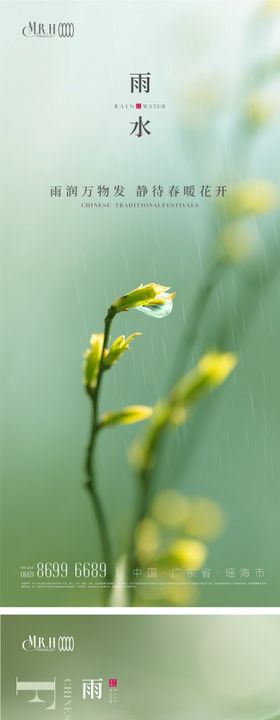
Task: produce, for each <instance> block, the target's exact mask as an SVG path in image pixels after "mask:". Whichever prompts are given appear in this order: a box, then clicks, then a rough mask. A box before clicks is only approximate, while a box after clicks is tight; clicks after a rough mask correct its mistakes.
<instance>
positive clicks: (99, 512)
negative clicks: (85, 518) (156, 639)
mask: <svg viewBox="0 0 280 720" xmlns="http://www.w3.org/2000/svg"><path fill="white" fill-rule="evenodd" d="M114 315H115V311H114V309H112V308H109V310H108V314H107V316H106V318H105V330H104V340H103V347H102V353H101V359H100V365H99V371H98V376H97V380H96V386H95V388H93V389H88V390H87V392H88V395H89V397H90V400H91V404H92V416H91V428H90V437H89V443H88V447H87V450H86V461H85V471H86V476H87V482H86V488H87V490H88V491H89V494H90V497H91V500H92V504H93V508H94V512H95V515H96V519H97V523H98V529H99V534H100V539H101V544H102V549H103V553H104V562H105V563H106V579H107V581H108V583H110V584H112V583H113V558H112V551H111V543H110V536H109V531H108V527H107V522H106V518H105V513H104V510H103V507H102V503H101V500H100V497H99V494H98V492H97V488H96V470H95V452H96V440H97V435H98V432H99V429H100V427H99V397H100V389H101V382H102V376H103V372H104V367H103V358H104V352H105V348H106V345H107V342H108V339H109V335H110V329H111V323H112V320H113V317H114Z"/></svg>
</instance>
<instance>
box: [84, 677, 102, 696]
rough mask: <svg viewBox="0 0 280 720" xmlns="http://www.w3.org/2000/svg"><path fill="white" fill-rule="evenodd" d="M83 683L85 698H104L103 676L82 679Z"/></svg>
mask: <svg viewBox="0 0 280 720" xmlns="http://www.w3.org/2000/svg"><path fill="white" fill-rule="evenodd" d="M82 683H83V700H86V699H87V698H90V700H94V698H96V700H101V699H102V683H103V680H102V678H99V680H82Z"/></svg>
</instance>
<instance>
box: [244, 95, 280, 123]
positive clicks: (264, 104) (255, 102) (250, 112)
mask: <svg viewBox="0 0 280 720" xmlns="http://www.w3.org/2000/svg"><path fill="white" fill-rule="evenodd" d="M274 110H275V107H274V105H273V104H272V103H271V102H269V101H268V99H267V98H266V97H264V95H263V94H261V93H255V94H254V95H251V97H249V99H248V101H247V105H246V107H245V114H246V117H247V119H248V121H249V122H250V124H251V125H255V126H260V125H265V123H267V122H268V121H269V120H271V118H272V117H273V114H274Z"/></svg>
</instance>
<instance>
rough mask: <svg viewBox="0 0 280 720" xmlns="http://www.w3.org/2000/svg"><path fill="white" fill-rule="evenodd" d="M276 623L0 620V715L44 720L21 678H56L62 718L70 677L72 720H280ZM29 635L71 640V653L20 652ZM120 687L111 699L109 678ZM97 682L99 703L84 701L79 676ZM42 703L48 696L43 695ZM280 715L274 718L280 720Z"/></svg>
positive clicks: (208, 619)
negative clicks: (18, 686)
mask: <svg viewBox="0 0 280 720" xmlns="http://www.w3.org/2000/svg"><path fill="white" fill-rule="evenodd" d="M279 634H280V622H279V617H275V616H274V617H273V616H271V617H262V616H257V617H253V616H250V617H249V616H236V617H233V616H231V617H226V616H219V617H214V616H213V617H207V616H201V617H198V616H197V617H194V616H192V617H186V616H184V617H182V616H181V617H180V616H177V617H168V616H161V617H159V616H156V617H147V616H142V617H141V616H139V617H132V616H130V617H120V616H119V617H117V616H115V617H112V616H110V617H109V616H107V617H106V616H99V617H93V616H88V617H73V616H68V617H65V616H64V617H58V616H50V617H45V618H42V617H38V616H37V617H34V616H28V617H27V616H26V617H13V616H10V617H4V618H2V649H3V650H2V652H3V660H4V661H3V663H2V687H3V694H2V711H3V717H5V718H6V719H7V720H17V719H18V718H21V719H22V718H23V717H24V718H27V717H28V720H32V718H36V720H40V718H41V717H44V715H45V714H46V710H45V708H44V705H42V706H40V705H38V704H35V705H34V704H33V705H32V704H28V700H29V699H31V698H32V697H33V696H34V692H32V693H31V692H30V693H28V692H19V694H18V696H16V693H15V685H16V677H17V678H18V680H19V681H25V682H27V681H29V682H34V681H36V680H37V681H39V680H40V681H41V682H42V681H44V682H46V681H52V680H53V678H54V677H55V678H56V689H57V709H56V711H53V712H51V711H50V716H53V717H54V718H62V717H63V706H62V703H63V683H64V680H65V678H69V679H70V680H72V705H73V720H75V719H76V718H78V717H79V718H82V719H83V718H92V717H98V718H102V720H109V718H114V720H144V719H145V720H146V718H147V719H148V720H150V718H155V719H156V720H157V718H160V720H167V718H170V717H172V718H174V719H175V720H182V719H183V718H185V717H191V718H193V720H204V718H206V717H207V718H209V720H265V718H266V719H267V720H268V718H269V717H270V718H272V717H273V718H275V720H277V718H279V714H278V713H279V706H280V691H279V671H280V660H279ZM29 635H32V636H33V635H37V638H38V636H43V637H45V639H46V642H48V637H49V636H50V637H55V638H56V647H57V643H58V638H59V636H73V637H74V642H75V649H74V652H73V653H70V652H68V653H65V652H64V653H63V652H58V650H55V651H54V652H53V653H46V652H41V653H39V652H24V651H23V649H22V642H23V641H24V640H26V639H27V638H28V637H29ZM110 677H113V678H117V680H118V690H117V703H116V704H115V705H110V704H109V702H108V690H107V687H106V685H107V683H108V678H110ZM86 678H87V679H91V678H92V679H95V678H103V682H104V692H103V698H102V699H101V700H100V701H98V700H96V699H94V700H90V699H88V700H86V701H84V700H82V679H86ZM39 696H40V697H41V699H44V700H45V701H47V700H48V698H50V697H51V696H50V695H49V696H47V695H46V694H45V695H44V693H42V692H41V693H39ZM277 711H278V713H277Z"/></svg>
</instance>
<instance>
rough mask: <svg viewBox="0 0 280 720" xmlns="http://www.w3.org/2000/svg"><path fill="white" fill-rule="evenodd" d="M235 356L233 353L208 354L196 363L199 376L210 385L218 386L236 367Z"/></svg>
mask: <svg viewBox="0 0 280 720" xmlns="http://www.w3.org/2000/svg"><path fill="white" fill-rule="evenodd" d="M237 362H238V360H237V356H236V355H234V353H217V352H213V353H208V354H207V355H204V356H203V357H202V358H201V359H200V360H199V363H198V369H199V371H200V373H201V375H202V376H203V377H204V378H205V379H207V381H209V382H210V384H211V385H214V386H215V385H220V384H221V383H223V382H224V381H225V380H226V379H227V377H228V376H229V375H230V374H231V372H232V371H233V370H234V368H235V367H236V365H237Z"/></svg>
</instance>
